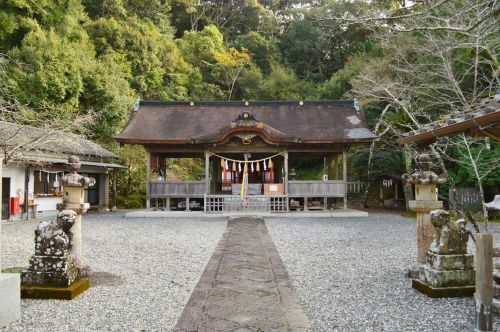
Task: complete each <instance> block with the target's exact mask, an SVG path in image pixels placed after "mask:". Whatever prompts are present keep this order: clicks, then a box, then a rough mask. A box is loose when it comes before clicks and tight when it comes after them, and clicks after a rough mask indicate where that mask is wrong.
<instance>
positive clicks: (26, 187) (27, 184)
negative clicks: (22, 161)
mask: <svg viewBox="0 0 500 332" xmlns="http://www.w3.org/2000/svg"><path fill="white" fill-rule="evenodd" d="M30 172H31V167H30V166H26V171H25V173H24V212H25V213H26V220H29V219H30V213H29V208H30V207H29V197H30V196H29V189H30Z"/></svg>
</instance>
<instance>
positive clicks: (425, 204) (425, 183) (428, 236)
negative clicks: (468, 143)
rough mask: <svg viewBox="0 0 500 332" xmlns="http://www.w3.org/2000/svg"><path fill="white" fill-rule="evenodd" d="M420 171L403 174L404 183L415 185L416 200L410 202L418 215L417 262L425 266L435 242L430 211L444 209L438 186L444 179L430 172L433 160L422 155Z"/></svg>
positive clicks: (420, 156)
mask: <svg viewBox="0 0 500 332" xmlns="http://www.w3.org/2000/svg"><path fill="white" fill-rule="evenodd" d="M417 162H418V170H416V171H415V172H414V173H413V174H403V177H402V178H403V181H404V182H406V183H411V184H414V185H415V200H413V201H410V202H409V206H410V209H411V210H412V211H415V212H416V213H417V262H418V263H419V264H425V262H426V259H427V252H428V251H429V248H430V246H431V243H432V241H433V240H434V229H433V226H432V223H431V215H430V211H432V210H435V209H440V208H442V207H443V202H441V201H438V199H437V191H436V185H437V184H438V183H442V182H443V181H444V179H443V178H442V177H440V176H438V175H437V174H436V173H434V172H433V171H431V170H430V165H431V158H430V156H429V155H428V154H421V155H419V156H418V158H417Z"/></svg>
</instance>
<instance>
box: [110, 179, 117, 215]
mask: <svg viewBox="0 0 500 332" xmlns="http://www.w3.org/2000/svg"><path fill="white" fill-rule="evenodd" d="M117 179H118V171H117V170H116V169H115V170H113V189H112V190H113V202H112V203H111V211H116V180H117Z"/></svg>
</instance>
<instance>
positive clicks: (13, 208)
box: [10, 197, 20, 214]
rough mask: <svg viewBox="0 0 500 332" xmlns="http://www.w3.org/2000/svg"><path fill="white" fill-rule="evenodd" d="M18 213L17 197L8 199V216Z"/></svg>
mask: <svg viewBox="0 0 500 332" xmlns="http://www.w3.org/2000/svg"><path fill="white" fill-rule="evenodd" d="M19 211H20V206H19V197H11V198H10V214H18V213H19Z"/></svg>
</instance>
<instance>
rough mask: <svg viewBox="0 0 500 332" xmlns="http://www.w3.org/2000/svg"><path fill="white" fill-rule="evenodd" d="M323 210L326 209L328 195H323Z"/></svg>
mask: <svg viewBox="0 0 500 332" xmlns="http://www.w3.org/2000/svg"><path fill="white" fill-rule="evenodd" d="M323 211H328V197H323Z"/></svg>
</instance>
